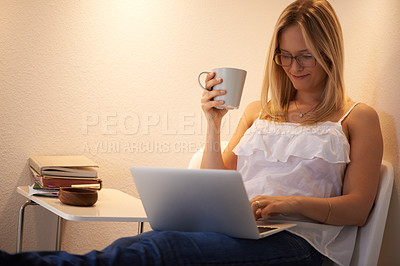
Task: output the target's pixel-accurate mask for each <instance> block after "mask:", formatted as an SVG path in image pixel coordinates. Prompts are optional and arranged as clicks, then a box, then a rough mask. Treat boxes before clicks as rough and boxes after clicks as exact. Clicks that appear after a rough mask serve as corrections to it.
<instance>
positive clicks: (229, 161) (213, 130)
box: [201, 92, 261, 169]
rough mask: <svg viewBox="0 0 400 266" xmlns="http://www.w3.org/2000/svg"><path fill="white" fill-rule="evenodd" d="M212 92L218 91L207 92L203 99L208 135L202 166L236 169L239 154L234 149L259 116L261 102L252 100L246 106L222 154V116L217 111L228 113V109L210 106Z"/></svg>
mask: <svg viewBox="0 0 400 266" xmlns="http://www.w3.org/2000/svg"><path fill="white" fill-rule="evenodd" d="M212 93H214V94H216V92H209V93H207V92H205V93H204V94H203V99H202V108H203V111H204V113H205V115H206V118H207V136H206V144H205V147H204V152H203V158H202V162H201V168H209V169H236V161H237V156H236V155H235V154H234V153H233V152H232V150H233V148H234V147H235V146H236V145H237V144H238V143H239V141H240V139H241V138H242V136H243V135H244V133H245V132H246V130H247V129H248V128H249V127H250V126H251V125H252V124H253V122H254V120H255V119H256V118H257V116H258V113H259V112H260V108H261V106H260V102H258V101H257V102H252V103H250V104H249V105H248V106H247V107H246V109H245V111H244V113H243V115H242V117H241V119H240V121H239V124H238V126H237V128H236V130H235V132H234V134H233V136H232V138H231V140H230V141H229V143H228V146H227V147H226V149H225V151H224V152H223V154H222V153H221V148H220V147H221V138H220V129H221V128H220V127H221V120H222V116H220V114H221V113H215V112H220V111H225V113H226V110H217V109H215V108H212V107H211V108H210V106H212V103H213V101H211V98H210V97H211V96H212V95H214V94H212ZM208 94H210V95H208ZM212 97H213V96H212Z"/></svg>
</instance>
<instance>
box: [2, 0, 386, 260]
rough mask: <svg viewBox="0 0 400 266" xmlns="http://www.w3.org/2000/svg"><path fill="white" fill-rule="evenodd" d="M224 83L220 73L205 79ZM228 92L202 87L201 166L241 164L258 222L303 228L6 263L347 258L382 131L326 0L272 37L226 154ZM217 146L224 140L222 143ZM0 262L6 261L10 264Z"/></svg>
mask: <svg viewBox="0 0 400 266" xmlns="http://www.w3.org/2000/svg"><path fill="white" fill-rule="evenodd" d="M221 82H223V81H222V80H219V79H215V78H214V73H211V74H209V75H208V76H207V78H206V87H207V88H212V87H213V86H214V85H216V84H218V83H221ZM224 93H225V92H224V91H217V90H216V91H212V90H210V91H208V92H204V94H203V97H202V100H201V101H202V108H203V110H204V113H205V116H206V118H207V142H206V143H207V144H206V147H205V151H204V156H203V160H202V167H203V168H220V169H237V170H238V171H240V172H241V174H242V176H243V179H244V183H245V186H246V189H247V192H248V194H249V197H250V198H251V200H250V203H251V206H252V209H253V211H254V215H255V217H256V218H270V219H278V220H296V222H297V224H298V226H296V227H294V228H293V230H291V231H290V232H288V231H284V232H280V233H277V234H275V235H272V236H270V237H267V238H264V239H259V240H246V239H235V238H231V237H228V236H225V235H222V234H217V233H208V232H191V233H189V232H148V233H144V234H142V235H139V236H136V237H128V238H122V239H119V240H117V241H115V242H114V243H113V244H111V245H110V246H108V247H107V248H106V249H104V250H103V251H92V252H90V253H88V254H85V255H81V256H80V255H72V254H69V253H66V252H27V253H19V254H15V255H9V254H6V253H4V252H1V253H0V262H1V263H3V264H4V265H21V263H29V265H61V264H62V263H65V262H68V263H70V264H71V265H99V264H101V265H126V264H134V265H200V264H203V265H213V264H223V265H246V264H247V265H297V266H298V265H321V264H322V261H323V259H324V257H328V258H329V259H331V260H332V261H334V262H336V263H338V264H341V265H348V264H349V262H350V259H351V255H352V249H353V247H354V240H355V235H356V232H357V231H356V230H357V227H356V226H362V225H363V224H364V223H365V221H366V219H367V217H368V214H369V211H370V209H371V206H372V204H373V202H374V197H375V194H376V190H377V186H378V179H379V169H380V164H381V159H382V146H383V145H382V136H381V131H380V126H379V120H378V116H377V114H376V112H375V111H374V110H373V109H372V108H370V107H368V106H367V105H365V104H361V103H360V104H356V103H355V102H353V101H351V100H349V99H347V98H346V95H345V91H344V85H343V44H342V34H341V29H340V25H339V23H338V20H337V17H336V14H335V12H334V11H333V9H332V7H331V6H330V5H329V3H328V2H326V1H325V0H299V1H295V2H293V3H292V4H291V5H289V6H288V7H287V8H286V9H285V10H284V12H283V13H282V15H281V16H280V18H279V19H278V23H277V25H276V28H275V32H274V36H273V38H272V41H271V45H270V51H269V56H268V59H267V67H266V74H265V80H264V85H263V91H262V97H261V101H258V102H254V103H251V104H250V105H249V106H248V107H247V108H246V110H245V111H244V114H243V116H242V119H241V120H240V122H239V125H238V127H237V130H236V131H235V133H234V135H233V137H232V139H231V140H230V142H229V145H228V147H227V148H226V149H225V151H224V152H223V154H221V150H220V149H219V148H218V147H219V146H220V135H219V134H220V128H221V119H222V117H223V116H224V115H225V114H226V112H227V110H220V109H216V108H214V107H216V106H219V105H221V104H223V103H222V102H218V101H214V100H213V98H214V97H215V96H216V95H219V94H224ZM216 147H217V148H216ZM3 264H1V265H3Z"/></svg>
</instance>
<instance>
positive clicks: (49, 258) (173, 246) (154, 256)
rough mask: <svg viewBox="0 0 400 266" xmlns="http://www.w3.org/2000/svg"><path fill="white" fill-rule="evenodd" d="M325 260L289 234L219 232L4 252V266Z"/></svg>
mask: <svg viewBox="0 0 400 266" xmlns="http://www.w3.org/2000/svg"><path fill="white" fill-rule="evenodd" d="M322 258H323V256H322V255H321V254H320V253H319V252H317V251H316V250H315V249H314V248H313V247H312V246H311V245H310V244H308V242H307V241H305V240H303V239H302V238H301V237H298V236H295V235H293V234H291V233H289V232H286V231H284V232H280V233H277V234H275V235H272V236H269V237H267V238H263V239H259V240H247V239H238V238H231V237H228V236H225V235H222V234H217V233H204V232H203V233H200V232H193V233H188V232H186V233H184V232H167V231H166V232H157V231H151V232H147V233H144V234H141V235H138V236H134V237H126V238H120V239H118V240H116V241H115V242H114V243H112V244H111V245H109V246H108V247H106V248H105V249H104V250H102V251H91V252H89V253H87V254H85V255H73V254H70V253H67V252H65V251H50V252H45V251H42V252H22V253H17V254H7V253H5V252H1V253H0V265H32V266H33V265H74V266H75V265H252V266H253V265H282V266H288V265H296V266H301V265H321V264H322Z"/></svg>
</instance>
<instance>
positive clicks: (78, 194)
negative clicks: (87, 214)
mask: <svg viewBox="0 0 400 266" xmlns="http://www.w3.org/2000/svg"><path fill="white" fill-rule="evenodd" d="M97 197H98V196H97V190H94V189H90V188H72V187H64V188H60V191H59V192H58V198H59V200H60V201H61V202H62V203H64V204H68V205H74V206H92V205H93V204H95V203H96V201H97Z"/></svg>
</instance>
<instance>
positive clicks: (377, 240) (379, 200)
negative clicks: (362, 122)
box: [350, 161, 394, 266]
mask: <svg viewBox="0 0 400 266" xmlns="http://www.w3.org/2000/svg"><path fill="white" fill-rule="evenodd" d="M393 179H394V173H393V167H392V165H391V164H390V163H389V162H386V161H382V166H381V175H380V182H379V188H378V193H377V195H376V198H375V205H374V208H373V209H372V211H371V213H370V215H369V217H368V220H367V223H366V224H365V225H364V226H363V227H360V228H358V234H357V240H356V241H357V242H356V245H355V247H354V253H353V258H352V260H351V263H350V265H351V266H375V265H377V264H378V259H379V253H380V251H381V245H382V238H383V233H384V231H385V225H386V218H387V214H388V210H389V203H390V198H391V195H392V188H393Z"/></svg>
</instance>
